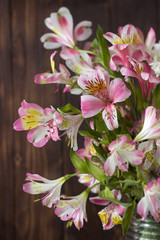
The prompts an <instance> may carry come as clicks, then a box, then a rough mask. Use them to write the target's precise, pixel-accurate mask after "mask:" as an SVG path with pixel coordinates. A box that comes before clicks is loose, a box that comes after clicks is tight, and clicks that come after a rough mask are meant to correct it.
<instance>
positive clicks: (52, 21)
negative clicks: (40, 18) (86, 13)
mask: <svg viewBox="0 0 160 240" xmlns="http://www.w3.org/2000/svg"><path fill="white" fill-rule="evenodd" d="M45 24H46V26H47V27H48V28H49V29H50V30H51V31H53V32H54V33H46V34H44V35H43V36H42V37H41V42H43V43H44V47H45V48H47V49H55V48H59V47H61V46H65V47H67V48H69V49H68V51H67V50H66V49H65V50H64V49H63V53H62V55H61V56H64V58H65V59H66V58H67V57H68V52H69V55H70V48H71V49H73V48H74V47H75V44H76V42H77V41H84V40H86V39H87V38H89V37H90V35H91V34H92V30H91V28H90V27H91V26H92V23H91V22H90V21H82V22H80V23H79V24H77V26H76V27H75V30H74V33H73V18H72V15H71V13H70V11H69V10H68V9H67V8H66V7H61V8H60V9H59V10H58V12H57V13H55V12H54V13H51V15H50V17H48V18H46V19H45Z"/></svg>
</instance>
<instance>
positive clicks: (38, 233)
mask: <svg viewBox="0 0 160 240" xmlns="http://www.w3.org/2000/svg"><path fill="white" fill-rule="evenodd" d="M60 6H66V7H68V8H69V9H70V10H71V13H72V14H73V17H74V25H76V24H77V23H78V22H80V21H82V20H90V21H92V22H93V35H92V37H91V38H90V39H93V37H95V35H96V29H97V25H98V24H100V25H101V26H102V28H103V29H104V32H106V31H112V32H115V33H116V32H117V28H118V26H120V25H122V26H123V25H125V24H127V23H132V24H134V25H135V26H137V27H139V28H141V29H142V30H143V31H144V33H145V35H146V34H147V32H148V30H149V28H150V26H152V27H153V28H154V29H155V31H156V32H157V41H158V40H159V38H160V31H159V24H160V17H159V16H160V9H159V7H160V2H159V1H158V0H141V1H139V0H83V1H82V0H55V1H53V0H24V1H21V0H0V52H1V58H0V111H1V118H0V131H1V134H0V140H1V148H0V149H1V150H0V159H1V167H0V191H1V204H0V213H1V214H0V240H1V239H2V240H33V239H36V240H42V239H43V240H44V239H46V240H74V239H77V240H80V239H89V240H90V239H92V240H97V239H107V240H120V239H122V236H121V228H120V227H115V228H114V229H112V230H111V231H103V230H102V226H101V222H100V220H99V218H98V216H97V212H98V211H99V210H100V209H101V207H97V206H94V205H93V204H91V203H88V204H87V213H88V223H85V225H84V228H83V229H81V230H80V231H77V229H76V228H75V227H74V226H73V227H72V228H69V229H67V228H66V223H62V222H61V221H60V220H59V218H58V217H56V216H55V214H54V210H53V209H48V208H46V207H43V206H42V204H41V202H37V203H34V200H35V199H36V197H33V196H31V195H28V194H26V193H24V192H23V191H22V184H23V183H24V180H25V174H26V172H30V173H38V174H40V175H42V176H44V177H46V178H49V179H55V178H58V177H60V176H62V175H63V174H66V173H72V172H73V171H74V169H73V166H72V164H71V162H70V159H69V151H68V148H67V147H66V142H64V139H63V141H62V142H57V143H52V142H51V141H50V142H49V143H48V144H47V145H46V146H45V147H43V148H41V149H37V148H34V147H33V146H32V144H30V143H28V142H27V140H26V133H25V132H21V133H20V132H13V130H12V124H13V122H14V121H15V120H16V119H17V118H18V113H17V110H18V108H19V107H20V103H21V101H22V100H23V99H25V100H26V101H28V102H35V103H37V104H39V105H41V106H42V107H47V106H50V105H53V106H55V107H59V106H63V105H65V104H66V103H67V102H69V101H71V102H72V103H73V105H74V106H77V107H79V98H78V97H76V96H71V95H69V94H66V95H64V94H62V91H60V92H59V94H53V92H54V87H53V86H51V85H43V86H42V85H36V84H34V82H33V78H34V75H35V74H37V73H40V72H45V71H48V70H50V67H49V65H50V63H49V56H50V54H51V53H52V51H49V50H45V49H44V48H43V46H42V44H41V43H40V40H39V39H40V36H41V35H43V34H44V33H47V32H49V30H48V29H47V28H46V27H45V25H44V19H45V18H46V17H48V16H49V15H50V13H51V12H56V11H57V10H58V9H59V7H60ZM81 46H83V43H82V45H81ZM60 61H61V60H60V59H59V57H58V56H56V65H57V66H58V64H59V62H60ZM71 184H72V185H71ZM83 189H84V187H83V186H82V185H80V184H79V183H78V182H77V179H76V177H75V178H73V179H72V180H70V181H69V182H68V183H66V184H65V186H64V188H63V191H64V192H65V194H67V195H76V194H79V193H80V192H81V191H82V190H83ZM2 195H3V197H2Z"/></svg>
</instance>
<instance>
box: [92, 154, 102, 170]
mask: <svg viewBox="0 0 160 240" xmlns="http://www.w3.org/2000/svg"><path fill="white" fill-rule="evenodd" d="M91 161H92V162H96V163H99V164H100V165H101V166H102V167H103V166H104V164H103V163H102V161H101V160H100V159H99V157H97V156H92V157H91Z"/></svg>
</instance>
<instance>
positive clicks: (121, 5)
mask: <svg viewBox="0 0 160 240" xmlns="http://www.w3.org/2000/svg"><path fill="white" fill-rule="evenodd" d="M156 7H157V1H156V0H141V1H138V0H130V1H127V0H112V1H111V11H110V12H111V24H110V29H109V31H112V32H115V33H116V32H117V28H118V27H119V26H124V25H125V24H128V23H130V24H133V25H135V26H136V27H139V28H140V29H142V31H144V33H145V35H146V34H147V32H148V31H149V29H150V27H153V28H154V29H156V18H157V14H156V12H157V8H156ZM158 31H159V30H158Z"/></svg>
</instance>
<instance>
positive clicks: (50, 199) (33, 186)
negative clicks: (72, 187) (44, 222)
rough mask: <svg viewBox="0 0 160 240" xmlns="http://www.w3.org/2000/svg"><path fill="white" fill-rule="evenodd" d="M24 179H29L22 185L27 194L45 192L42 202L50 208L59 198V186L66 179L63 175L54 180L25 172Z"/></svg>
mask: <svg viewBox="0 0 160 240" xmlns="http://www.w3.org/2000/svg"><path fill="white" fill-rule="evenodd" d="M26 176H27V177H26V180H27V181H29V182H27V183H25V184H24V185H23V191H24V192H27V193H29V194H33V195H34V194H41V193H47V195H46V196H45V197H43V198H41V200H42V204H43V205H45V206H47V207H49V208H51V207H52V205H53V204H56V203H57V202H58V201H59V200H60V193H61V187H62V185H63V183H64V182H65V181H66V178H65V177H61V178H58V179H56V180H48V179H46V178H44V177H41V176H40V175H38V174H31V173H27V174H26Z"/></svg>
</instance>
